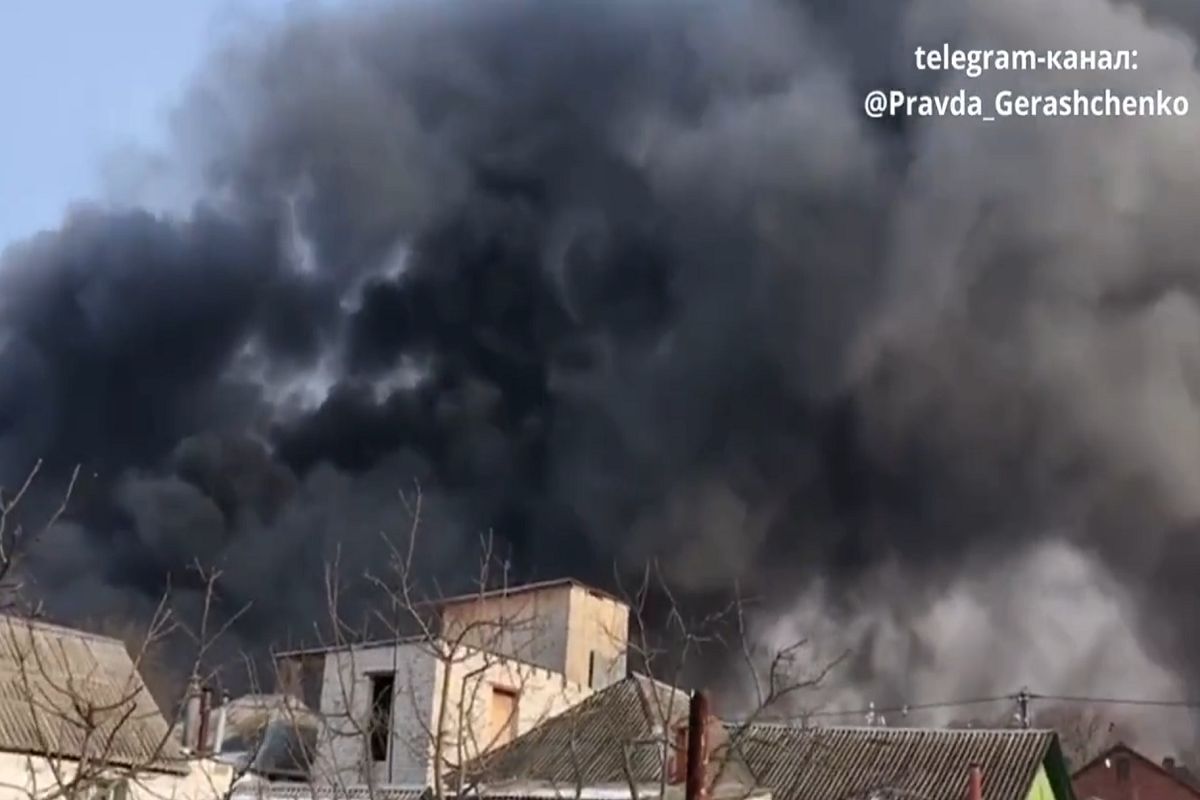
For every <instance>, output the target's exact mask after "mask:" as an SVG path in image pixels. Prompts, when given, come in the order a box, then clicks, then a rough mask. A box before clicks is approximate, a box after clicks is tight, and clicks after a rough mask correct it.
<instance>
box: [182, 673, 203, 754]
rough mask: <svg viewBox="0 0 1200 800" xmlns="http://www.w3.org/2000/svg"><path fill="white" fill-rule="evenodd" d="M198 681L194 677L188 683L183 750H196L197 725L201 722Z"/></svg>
mask: <svg viewBox="0 0 1200 800" xmlns="http://www.w3.org/2000/svg"><path fill="white" fill-rule="evenodd" d="M197 686H198V681H197V680H196V678H195V677H194V676H193V677H192V679H191V680H190V681H188V688H187V696H186V697H185V698H184V701H183V749H184V750H188V751H191V750H195V749H196V725H197V723H198V722H199V721H200V692H199V691H197Z"/></svg>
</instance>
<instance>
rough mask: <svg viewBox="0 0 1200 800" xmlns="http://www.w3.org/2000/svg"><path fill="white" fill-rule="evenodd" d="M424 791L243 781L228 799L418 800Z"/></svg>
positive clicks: (382, 787)
mask: <svg viewBox="0 0 1200 800" xmlns="http://www.w3.org/2000/svg"><path fill="white" fill-rule="evenodd" d="M426 796H427V790H425V789H413V788H408V787H399V786H375V787H370V786H348V787H340V786H314V785H310V784H307V783H265V782H257V781H246V782H243V783H242V784H240V785H238V786H235V787H234V788H233V790H232V791H231V792H230V793H229V798H230V800H307V799H308V798H313V800H421V798H423V797H426Z"/></svg>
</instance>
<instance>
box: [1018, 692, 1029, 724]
mask: <svg viewBox="0 0 1200 800" xmlns="http://www.w3.org/2000/svg"><path fill="white" fill-rule="evenodd" d="M1029 699H1030V694H1029V687H1027V686H1022V687H1021V691H1019V692H1018V693H1017V722H1018V723H1019V724H1020V726H1021V727H1022V728H1028V727H1029Z"/></svg>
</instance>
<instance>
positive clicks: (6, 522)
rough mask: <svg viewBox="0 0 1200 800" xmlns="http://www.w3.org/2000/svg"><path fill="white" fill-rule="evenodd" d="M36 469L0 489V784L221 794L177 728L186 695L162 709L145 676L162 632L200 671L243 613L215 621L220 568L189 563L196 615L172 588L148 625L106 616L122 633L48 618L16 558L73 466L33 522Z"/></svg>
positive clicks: (73, 790) (49, 795)
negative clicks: (198, 596) (198, 595)
mask: <svg viewBox="0 0 1200 800" xmlns="http://www.w3.org/2000/svg"><path fill="white" fill-rule="evenodd" d="M41 469H42V465H41V463H40V462H39V463H38V464H36V465H35V466H34V468H33V469H32V470H31V471H30V473H29V475H28V476H27V477H26V479H25V480H24V481H22V483H21V484H20V486H19V487H18V488H17V489H16V491H14V492H6V491H4V490H3V489H0V587H2V588H3V591H4V607H3V614H0V704H2V705H3V711H4V716H5V719H6V720H7V722H6V724H5V728H6V734H5V735H6V738H9V739H13V740H14V741H12V742H10V743H9V747H10V752H9V753H7V754H5V753H0V760H7V763H6V764H5V766H6V767H7V768H6V769H4V770H3V775H4V776H5V778H4V780H6V781H7V782H6V783H4V784H3V786H0V789H2V790H3V791H4V792H5V794H6V796H18V797H19V796H25V797H29V798H38V799H39V800H54V799H55V798H65V799H66V800H75V798H89V799H90V798H103V797H106V796H108V794H107V793H115V794H114V795H113V796H117V795H119V794H121V793H122V792H125V791H131V792H132V793H133V794H134V795H135V796H138V797H145V798H157V797H180V798H183V797H187V796H190V797H193V798H194V800H199V798H200V797H204V798H205V799H206V800H207V798H215V797H218V796H220V794H221V793H223V792H225V791H226V790H227V789H228V786H227V785H225V784H227V781H222V780H221V779H220V778H219V776H217V775H216V773H215V772H214V771H212V770H209V769H207V768H206V767H201V768H199V771H197V768H198V763H199V762H198V761H197V760H196V758H195V756H196V754H194V753H189V752H187V751H185V750H184V749H183V748H182V747H181V744H180V742H179V741H178V740H177V733H178V728H179V724H178V723H179V720H180V717H181V713H182V709H183V704H178V707H168V708H167V712H168V713H165V714H164V713H163V711H162V710H160V708H159V706H158V704H157V703H156V701H155V699H154V697H153V696H152V695H151V693H150V691H149V690H148V688H147V685H146V681H145V680H144V678H143V675H144V673H145V672H146V671H147V670H153V669H154V668H155V665H156V664H158V661H157V651H158V650H159V648H160V647H161V646H162V645H163V644H164V642H166V641H167V640H168V639H174V640H177V641H184V642H187V646H188V647H190V649H191V661H192V673H193V674H194V675H197V676H200V675H201V674H202V672H201V669H202V665H203V664H205V663H206V661H207V658H208V656H209V653H210V651H211V648H212V646H213V645H214V644H215V643H216V641H217V640H218V639H219V638H220V637H221V636H222V634H223V633H224V632H225V631H226V630H227V629H228V628H229V626H230V625H232V624H233V623H234V621H235V620H236V619H237V617H238V616H240V613H241V612H238V613H237V614H233V615H231V616H230V617H229V618H228V619H226V620H225V621H224V623H223V624H221V625H215V624H214V623H213V619H212V618H213V615H212V613H211V612H212V606H213V598H214V596H215V588H216V586H217V583H218V581H219V578H220V573H218V572H215V571H206V570H203V569H201V568H200V567H199V566H198V565H197V570H198V571H199V575H200V579H201V583H202V585H203V587H204V591H203V604H202V605H203V610H202V613H201V615H200V619H198V620H189V619H187V618H186V617H185V616H184V615H182V614H180V613H178V612H177V611H176V610H175V609H174V608H173V607H172V601H173V596H172V593H171V591H170V590H169V589H168V590H167V591H166V592H164V594H163V595H162V597H161V598H160V601H159V603H158V605H157V607H156V608H155V610H154V612H153V613H152V614H151V617H150V619H149V620H148V621H147V622H146V623H145V625H142V626H139V625H136V624H135V623H133V622H132V621H124V620H121V621H116V620H113V621H110V622H109V625H108V626H106V627H109V628H110V632H112V628H118V629H119V632H120V634H121V635H120V636H119V638H113V637H98V636H94V635H92V634H89V633H85V632H83V631H81V630H77V629H71V628H63V627H60V626H57V625H52V624H50V623H48V622H46V621H44V620H43V619H42V609H41V607H40V604H38V603H36V602H33V601H31V600H30V598H29V597H28V596H27V594H28V593H27V591H26V590H27V588H28V587H26V586H25V581H24V577H25V576H23V575H22V564H23V559H24V557H25V556H26V555H27V554H28V552H29V550H30V548H31V546H32V545H33V544H34V543H35V542H37V541H38V540H39V539H40V538H42V537H43V536H45V535H48V534H50V532H51V531H52V529H53V527H54V526H55V525H56V524H57V523H58V522H59V520H60V519H61V518H62V517H63V515H64V514H65V513H66V512H67V509H68V506H69V503H70V500H71V497H72V494H73V491H74V488H75V485H76V482H77V480H78V476H79V469H78V468H76V469H75V470H74V471H73V472H72V473H71V475H70V479H69V481H68V483H67V486H66V488H65V490H64V492H63V495H62V499H61V501H60V502H59V503H57V504H56V507H55V508H54V509H52V510H51V511H50V513H49V514H48V515H47V517H46V518H45V520H44V521H42V522H41V523H40V524H37V525H31V524H29V522H28V517H29V513H28V509H26V508H24V507H22V504H23V503H24V502H25V501H27V500H28V498H29V497H30V496H31V488H32V487H33V486H34V483H35V480H36V479H37V478H38V477H39V475H40V472H41ZM244 610H245V609H242V611H244ZM206 677H207V676H206ZM16 739H19V740H20V741H15V740H16ZM16 751H19V752H20V753H21V755H19V756H18V755H16V754H15V752H16ZM206 782H207V783H208V784H209V785H208V786H207V787H206V786H205V785H204V784H205V783H206ZM189 791H191V792H192V794H191V795H188V794H187V793H188V792H189ZM197 792H198V793H199V794H196V793H197ZM181 793H182V794H181Z"/></svg>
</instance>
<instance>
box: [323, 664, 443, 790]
mask: <svg viewBox="0 0 1200 800" xmlns="http://www.w3.org/2000/svg"><path fill="white" fill-rule="evenodd" d="M436 667H437V663H436V660H435V659H434V657H433V656H432V654H431V653H430V652H429V651H428V649H427V648H426V647H424V646H421V645H420V644H419V643H414V644H408V645H404V644H402V645H399V646H392V645H382V646H375V647H361V648H354V649H351V650H345V651H341V652H336V653H330V654H329V656H328V657H327V658H326V659H325V674H324V680H323V682H322V687H321V709H320V711H321V715H322V717H323V718H324V719H325V721H326V731H325V733H324V735H322V737H321V741H320V742H319V744H318V748H317V763H316V765H315V772H316V776H315V777H316V778H317V780H318V782H320V783H330V784H334V785H336V786H343V787H348V786H357V785H361V784H363V783H365V782H368V781H369V782H371V783H373V784H374V785H388V784H392V785H396V784H423V782H424V781H425V776H426V775H427V774H428V772H429V751H430V741H431V739H430V737H429V732H428V731H429V727H428V726H429V724H430V720H431V719H432V717H433V707H434V683H435V673H436ZM389 673H390V674H393V675H394V676H395V681H396V683H395V687H396V688H395V696H394V698H393V703H392V731H391V733H392V737H391V746H390V747H389V748H388V750H389V753H388V761H386V762H381V763H375V764H371V763H370V761H369V753H368V751H367V737H366V730H367V728H366V724H367V721H368V720H369V718H370V705H371V676H373V675H379V674H389ZM368 764H370V769H371V772H372V774H371V775H370V776H369V777H368V775H367V774H366V768H367V767H368Z"/></svg>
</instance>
